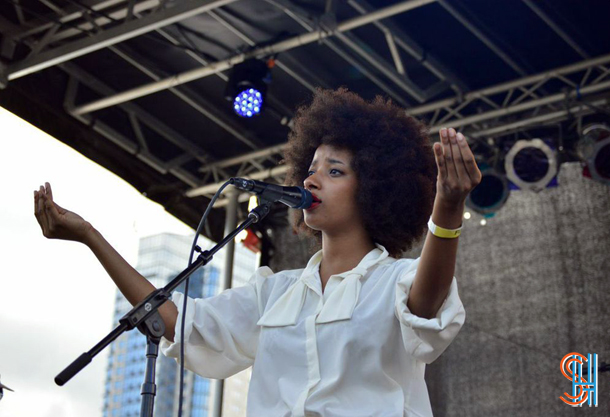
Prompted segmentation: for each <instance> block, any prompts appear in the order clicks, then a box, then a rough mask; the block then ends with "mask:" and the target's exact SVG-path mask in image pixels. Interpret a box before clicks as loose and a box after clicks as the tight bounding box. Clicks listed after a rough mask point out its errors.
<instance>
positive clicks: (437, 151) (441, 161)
mask: <svg viewBox="0 0 610 417" xmlns="http://www.w3.org/2000/svg"><path fill="white" fill-rule="evenodd" d="M433 148H434V157H435V158H436V164H437V165H438V175H439V178H441V179H442V180H444V179H446V178H447V165H446V164H445V158H444V157H443V145H442V144H437V143H435V144H434V146H433Z"/></svg>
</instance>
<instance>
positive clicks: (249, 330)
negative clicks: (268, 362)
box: [159, 266, 273, 379]
mask: <svg viewBox="0 0 610 417" xmlns="http://www.w3.org/2000/svg"><path fill="white" fill-rule="evenodd" d="M271 275H273V271H271V269H270V268H269V267H266V266H263V267H260V268H258V269H257V270H256V272H255V273H254V274H253V275H252V276H251V277H250V279H249V280H248V283H247V284H246V285H244V286H242V287H235V288H229V289H226V290H224V291H223V292H221V293H220V294H218V295H216V296H214V297H209V298H197V299H192V298H191V297H188V301H187V308H186V322H185V325H184V340H185V341H186V342H185V347H184V366H185V368H187V369H189V370H191V371H193V372H195V373H196V374H199V375H201V376H203V377H205V378H216V379H222V378H227V377H229V376H231V375H234V374H236V373H237V372H240V371H242V370H244V369H246V368H248V367H249V366H251V365H252V364H253V363H254V357H255V355H256V349H257V347H258V338H259V332H260V327H259V326H257V325H256V323H257V321H258V320H259V318H260V316H261V312H262V308H264V306H263V305H262V299H261V292H262V291H261V289H262V286H263V285H264V283H265V280H266V278H267V277H269V276H271ZM171 300H172V302H173V303H174V304H176V307H177V308H178V319H177V320H176V327H175V335H174V341H175V342H174V343H172V342H170V341H169V340H167V339H166V338H165V337H162V338H161V343H160V344H159V347H160V349H161V352H163V354H164V355H165V356H168V357H171V358H175V359H176V361H179V360H180V345H181V340H180V326H181V321H182V305H183V302H184V295H183V294H181V293H178V292H174V293H173V294H172V299H171Z"/></svg>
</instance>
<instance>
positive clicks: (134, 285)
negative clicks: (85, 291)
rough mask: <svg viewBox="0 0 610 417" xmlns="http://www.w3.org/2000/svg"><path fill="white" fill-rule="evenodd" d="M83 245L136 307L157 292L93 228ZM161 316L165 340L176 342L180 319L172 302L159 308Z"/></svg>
mask: <svg viewBox="0 0 610 417" xmlns="http://www.w3.org/2000/svg"><path fill="white" fill-rule="evenodd" d="M89 230H90V231H89V232H88V233H87V235H86V237H85V239H84V241H83V243H84V244H86V245H87V246H88V247H89V249H91V251H92V252H93V253H94V254H95V256H96V257H97V259H98V260H99V261H100V263H101V264H102V266H103V267H104V269H105V270H106V272H108V275H110V278H112V280H113V281H114V283H115V284H116V286H117V287H118V288H119V291H121V293H122V294H123V295H124V296H125V298H127V301H129V302H130V303H131V305H134V306H135V305H136V304H138V303H139V302H140V301H142V300H143V299H144V298H146V296H148V295H149V294H150V293H151V292H153V291H154V290H156V288H155V286H154V285H152V284H151V283H150V281H148V280H147V279H146V278H145V277H144V276H142V275H141V274H140V273H139V272H138V271H136V270H135V269H134V268H133V267H132V266H131V265H129V263H128V262H127V261H126V260H125V259H123V257H122V256H121V255H120V254H119V253H118V252H117V251H116V250H115V249H114V248H113V247H112V246H111V245H110V243H108V241H107V240H106V239H104V236H102V234H101V233H100V232H98V231H97V230H96V229H95V228H93V226H91V228H90V229H89ZM159 314H161V318H162V319H163V322H164V323H165V335H164V336H165V338H166V339H167V340H169V341H172V342H173V341H174V328H175V326H176V319H177V318H178V309H177V308H176V306H175V305H174V303H172V302H165V303H164V304H163V305H162V306H161V307H159Z"/></svg>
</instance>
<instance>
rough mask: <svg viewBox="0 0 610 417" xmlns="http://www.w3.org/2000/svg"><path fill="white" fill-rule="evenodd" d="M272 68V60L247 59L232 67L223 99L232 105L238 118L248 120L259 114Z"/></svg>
mask: <svg viewBox="0 0 610 417" xmlns="http://www.w3.org/2000/svg"><path fill="white" fill-rule="evenodd" d="M272 66H273V60H269V61H263V60H259V59H249V60H247V61H244V62H242V63H241V64H237V65H235V66H234V67H233V69H232V71H231V75H230V77H229V81H228V83H227V89H226V91H225V98H226V99H227V100H229V101H231V102H232V103H233V110H234V111H235V113H236V114H237V115H238V116H241V117H246V118H250V117H254V116H258V115H259V114H260V113H261V111H262V110H263V105H264V102H265V94H266V92H267V84H269V83H270V82H271V71H270V68H271V67H272Z"/></svg>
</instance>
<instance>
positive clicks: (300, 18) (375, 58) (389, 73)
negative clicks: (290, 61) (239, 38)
mask: <svg viewBox="0 0 610 417" xmlns="http://www.w3.org/2000/svg"><path fill="white" fill-rule="evenodd" d="M267 2H268V3H270V4H272V5H273V6H275V7H277V8H279V9H281V10H282V11H283V12H284V13H286V14H287V15H288V16H290V17H292V18H293V19H294V20H295V21H296V22H297V23H299V24H300V25H301V26H303V27H304V28H305V29H306V30H307V31H308V32H314V31H315V30H316V28H317V27H318V26H321V25H319V24H316V23H315V21H314V19H316V18H319V17H315V16H311V15H310V13H309V12H307V11H306V10H304V9H303V8H301V7H299V6H298V5H296V4H294V3H292V2H291V1H289V0H267ZM322 17H325V16H322ZM373 23H377V22H373ZM322 28H323V30H327V31H332V28H325V27H322ZM333 34H334V36H335V37H336V38H337V39H338V40H339V41H340V42H341V43H343V44H344V45H345V46H347V47H348V48H349V49H350V50H352V51H353V52H355V53H356V54H358V55H359V56H360V57H361V58H362V59H364V60H365V61H366V62H368V64H369V65H370V66H371V67H373V68H375V69H377V71H379V72H380V73H381V74H383V75H385V76H386V77H387V78H389V79H390V80H391V81H392V82H394V84H395V85H397V86H398V87H400V89H401V90H402V91H403V92H405V93H407V94H409V95H410V96H411V97H413V98H415V99H416V100H417V102H419V103H423V102H424V101H426V99H427V95H426V92H425V91H423V90H422V89H421V88H419V87H418V86H417V85H416V84H415V83H413V82H412V81H411V80H410V79H409V78H408V77H407V76H406V75H405V74H404V69H403V71H402V73H400V70H395V69H394V68H392V67H391V66H390V65H389V64H388V63H387V62H386V60H385V59H384V58H382V57H381V56H379V55H378V54H377V53H376V52H374V51H373V50H372V49H371V48H370V47H369V46H367V45H366V43H365V42H363V41H362V40H360V39H358V38H357V37H356V36H355V35H354V34H352V33H347V32H346V33H341V32H338V31H334V33H333ZM326 41H328V40H326ZM396 54H397V51H396ZM395 62H399V64H398V67H399V69H400V68H402V62H401V61H400V57H399V56H396V55H395Z"/></svg>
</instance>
